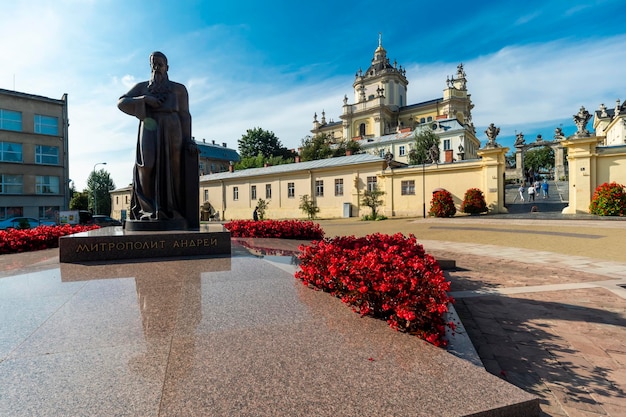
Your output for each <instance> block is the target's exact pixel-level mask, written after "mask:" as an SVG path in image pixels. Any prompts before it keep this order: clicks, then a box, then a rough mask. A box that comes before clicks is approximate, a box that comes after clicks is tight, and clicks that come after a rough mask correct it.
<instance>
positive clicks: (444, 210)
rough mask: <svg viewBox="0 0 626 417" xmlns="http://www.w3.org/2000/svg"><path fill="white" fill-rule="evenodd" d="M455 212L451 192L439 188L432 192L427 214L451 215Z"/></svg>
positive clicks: (435, 215) (437, 215)
mask: <svg viewBox="0 0 626 417" xmlns="http://www.w3.org/2000/svg"><path fill="white" fill-rule="evenodd" d="M455 214H456V207H455V206H454V199H453V198H452V194H450V192H449V191H447V190H440V191H437V192H435V193H434V194H433V199H432V200H431V202H430V210H429V211H428V215H429V216H434V217H453V216H454V215H455Z"/></svg>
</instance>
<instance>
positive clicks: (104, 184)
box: [87, 169, 115, 215]
mask: <svg viewBox="0 0 626 417" xmlns="http://www.w3.org/2000/svg"><path fill="white" fill-rule="evenodd" d="M87 189H88V193H89V207H90V208H91V209H92V210H93V213H94V214H107V215H108V214H110V213H111V195H110V194H109V191H113V190H115V184H114V183H113V180H112V179H111V176H110V175H109V173H108V172H107V171H106V170H104V169H101V170H99V171H92V172H91V174H89V178H88V179H87Z"/></svg>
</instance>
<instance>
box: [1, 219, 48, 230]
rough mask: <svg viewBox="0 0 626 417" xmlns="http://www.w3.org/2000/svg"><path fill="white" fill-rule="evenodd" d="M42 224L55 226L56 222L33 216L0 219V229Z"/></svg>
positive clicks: (29, 227) (24, 227) (30, 226)
mask: <svg viewBox="0 0 626 417" xmlns="http://www.w3.org/2000/svg"><path fill="white" fill-rule="evenodd" d="M41 225H47V226H54V225H56V223H55V222H53V221H49V220H38V219H33V218H32V217H11V218H10V219H6V220H2V221H0V230H5V229H32V228H33V227H37V226H41Z"/></svg>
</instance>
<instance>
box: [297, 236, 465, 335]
mask: <svg viewBox="0 0 626 417" xmlns="http://www.w3.org/2000/svg"><path fill="white" fill-rule="evenodd" d="M300 250H301V251H302V254H301V255H300V256H299V260H300V270H299V271H298V272H296V275H295V276H296V278H297V279H300V280H302V282H303V284H305V285H308V286H311V287H313V288H317V289H321V290H323V291H326V292H329V293H331V294H333V295H335V296H337V297H339V298H341V300H342V301H343V302H344V303H346V304H348V305H350V306H351V307H352V309H353V310H354V311H357V312H359V313H360V314H361V315H362V316H364V315H368V316H372V317H376V318H380V319H383V320H387V322H388V323H389V325H390V326H391V327H392V328H394V329H396V330H400V331H403V332H407V333H411V334H414V335H417V336H419V337H420V338H422V339H424V340H426V341H428V342H430V343H432V344H434V345H435V346H446V345H447V341H446V340H445V339H444V336H445V328H446V325H447V326H449V327H451V328H454V324H453V323H451V322H450V323H446V322H445V319H444V314H445V313H446V312H447V311H448V303H450V302H453V301H454V300H453V299H452V297H450V296H449V295H448V294H447V291H449V290H450V282H449V281H446V280H445V277H444V275H443V272H442V270H441V268H440V267H439V264H438V263H437V261H436V260H435V258H433V257H432V256H431V255H429V254H427V253H425V252H424V248H423V247H422V245H420V244H418V243H417V240H416V238H415V236H413V235H410V236H409V237H405V236H404V235H402V234H401V233H397V234H395V235H393V236H391V235H383V234H379V233H376V234H373V235H368V236H365V237H361V238H356V237H354V236H347V237H346V236H342V237H336V238H333V239H324V240H321V241H316V242H313V243H312V245H311V246H300Z"/></svg>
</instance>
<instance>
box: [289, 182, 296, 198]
mask: <svg viewBox="0 0 626 417" xmlns="http://www.w3.org/2000/svg"><path fill="white" fill-rule="evenodd" d="M295 196H296V184H295V183H294V182H288V183H287V198H294V197H295Z"/></svg>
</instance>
